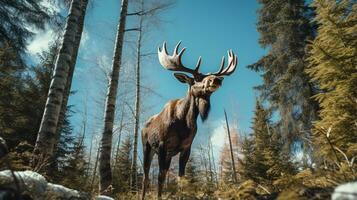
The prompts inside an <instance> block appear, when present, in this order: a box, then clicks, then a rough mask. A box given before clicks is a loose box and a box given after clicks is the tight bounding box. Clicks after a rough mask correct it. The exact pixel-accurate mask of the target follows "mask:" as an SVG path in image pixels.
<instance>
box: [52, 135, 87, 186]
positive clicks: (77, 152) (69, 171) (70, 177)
mask: <svg viewBox="0 0 357 200" xmlns="http://www.w3.org/2000/svg"><path fill="white" fill-rule="evenodd" d="M58 175H61V176H62V179H61V181H60V183H61V184H63V185H65V186H67V187H69V188H76V189H78V190H81V191H88V190H89V184H88V182H89V175H88V162H87V159H86V157H85V146H84V138H83V137H78V138H76V141H75V142H74V144H73V146H72V147H71V148H70V151H69V153H68V154H66V165H65V166H62V168H61V169H60V171H59V172H58Z"/></svg>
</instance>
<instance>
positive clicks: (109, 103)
mask: <svg viewBox="0 0 357 200" xmlns="http://www.w3.org/2000/svg"><path fill="white" fill-rule="evenodd" d="M127 10H128V0H122V5H121V11H120V20H119V24H118V31H117V36H116V41H115V47H114V57H113V66H112V74H111V77H110V82H109V87H108V93H107V97H106V102H105V104H106V106H105V112H104V130H103V135H102V140H101V147H100V157H99V175H100V184H99V186H100V191H101V193H103V194H110V193H111V191H110V190H111V189H110V186H111V184H112V170H111V166H110V160H111V149H112V138H113V125H114V116H115V103H116V96H117V89H118V83H119V71H120V66H121V58H122V50H123V40H124V33H125V21H126V15H127Z"/></svg>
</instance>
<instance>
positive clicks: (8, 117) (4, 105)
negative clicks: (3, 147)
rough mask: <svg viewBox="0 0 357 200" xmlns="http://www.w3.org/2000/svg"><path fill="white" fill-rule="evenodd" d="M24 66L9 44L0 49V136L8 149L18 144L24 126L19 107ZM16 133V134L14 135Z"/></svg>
mask: <svg viewBox="0 0 357 200" xmlns="http://www.w3.org/2000/svg"><path fill="white" fill-rule="evenodd" d="M24 71H25V66H24V65H22V63H21V61H20V60H19V59H18V54H17V52H16V50H15V48H13V47H12V46H11V45H10V44H8V43H6V44H4V45H3V46H2V47H1V48H0V80H1V81H0V91H1V92H0V136H1V137H3V138H4V139H5V140H6V142H7V145H8V147H9V149H10V151H11V150H12V149H14V148H15V147H16V145H17V144H18V143H19V138H20V137H21V136H22V134H24V130H22V129H23V128H22V127H24V125H25V124H26V119H24V118H23V116H22V112H21V109H19V107H20V103H21V101H20V99H21V98H22V96H21V94H22V89H23V87H24V81H23V72H24ZM15 133H17V134H15Z"/></svg>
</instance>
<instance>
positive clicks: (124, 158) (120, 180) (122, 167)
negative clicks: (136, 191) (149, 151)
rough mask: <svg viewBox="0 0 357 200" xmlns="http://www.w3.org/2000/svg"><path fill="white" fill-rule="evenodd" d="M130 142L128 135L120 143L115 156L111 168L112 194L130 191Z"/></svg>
mask: <svg viewBox="0 0 357 200" xmlns="http://www.w3.org/2000/svg"><path fill="white" fill-rule="evenodd" d="M131 151H132V141H131V138H130V136H129V135H127V136H126V138H125V139H124V141H123V142H122V143H121V146H120V149H119V152H118V154H117V155H115V164H114V167H113V187H114V193H126V192H129V191H130V172H129V171H130V168H131V162H132V157H131Z"/></svg>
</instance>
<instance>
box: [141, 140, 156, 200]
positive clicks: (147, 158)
mask: <svg viewBox="0 0 357 200" xmlns="http://www.w3.org/2000/svg"><path fill="white" fill-rule="evenodd" d="M143 155H144V179H143V186H142V187H143V188H142V194H141V199H142V200H144V199H145V193H146V189H147V188H148V186H149V172H150V165H151V161H152V158H153V156H154V151H153V150H152V148H151V146H150V145H149V144H148V143H146V144H145V145H144V147H143Z"/></svg>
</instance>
